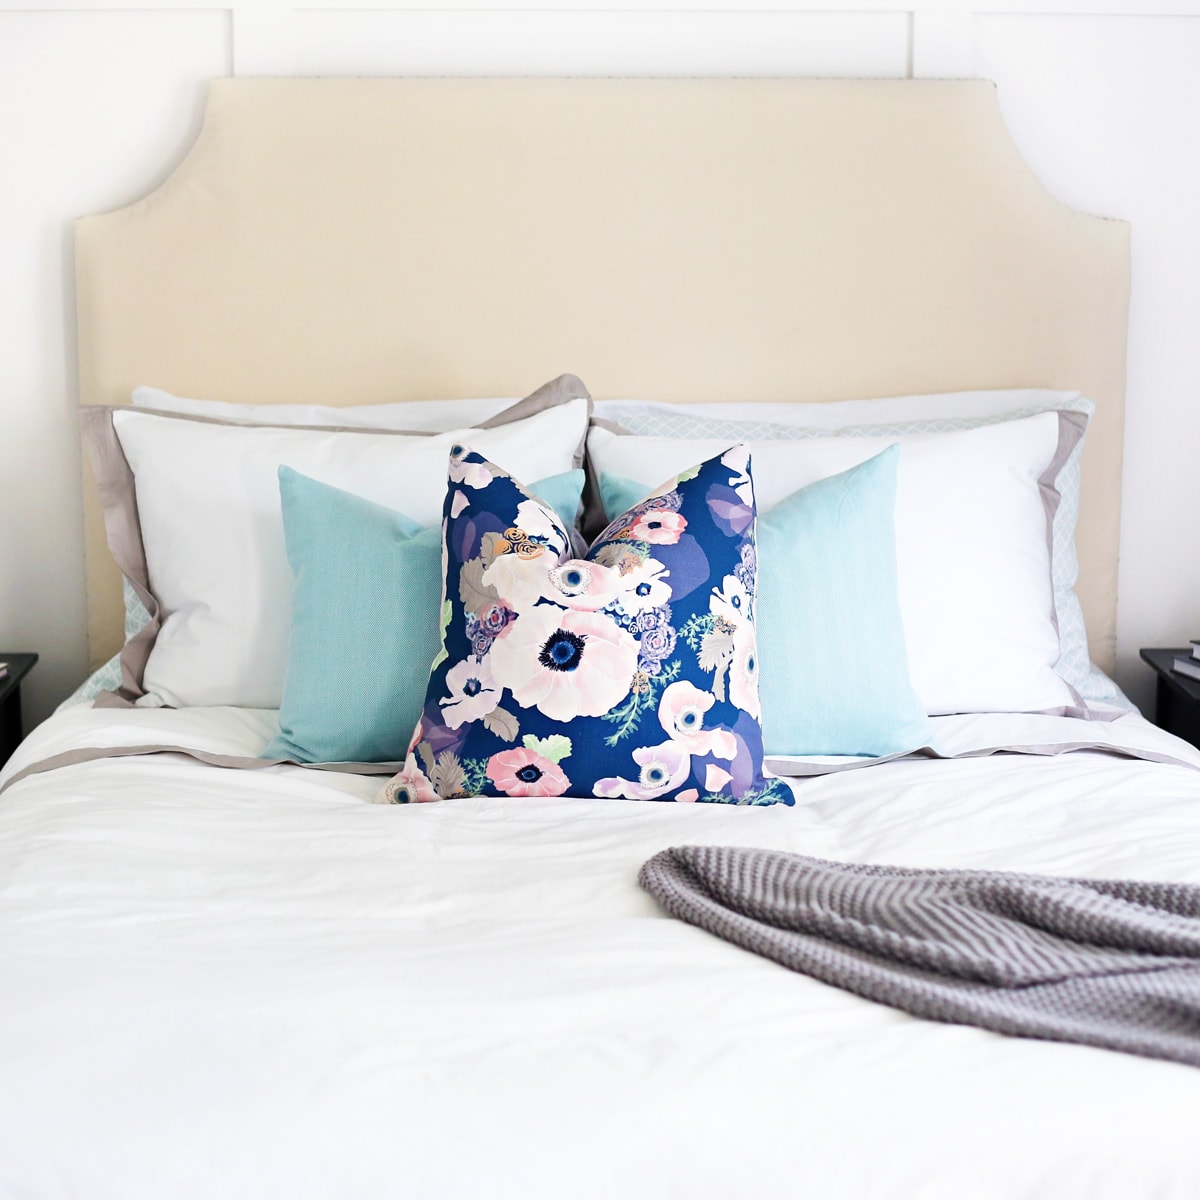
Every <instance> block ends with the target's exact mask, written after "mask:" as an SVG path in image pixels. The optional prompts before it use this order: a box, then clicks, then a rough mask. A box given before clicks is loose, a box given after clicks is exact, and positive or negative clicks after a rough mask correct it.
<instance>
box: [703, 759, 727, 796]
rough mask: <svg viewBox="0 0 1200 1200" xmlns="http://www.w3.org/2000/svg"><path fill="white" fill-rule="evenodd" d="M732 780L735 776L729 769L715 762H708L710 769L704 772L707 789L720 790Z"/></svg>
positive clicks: (710, 790)
mask: <svg viewBox="0 0 1200 1200" xmlns="http://www.w3.org/2000/svg"><path fill="white" fill-rule="evenodd" d="M732 782H733V776H732V775H730V773H729V772H728V771H726V770H725V769H724V768H722V767H718V766H717V765H716V764H715V763H709V764H708V770H707V771H705V772H704V787H705V789H706V790H707V791H709V792H719V791H721V790H722V788H724V787H726V786H727V785H729V784H730V783H732Z"/></svg>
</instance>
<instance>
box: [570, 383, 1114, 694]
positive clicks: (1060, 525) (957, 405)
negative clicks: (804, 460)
mask: <svg viewBox="0 0 1200 1200" xmlns="http://www.w3.org/2000/svg"><path fill="white" fill-rule="evenodd" d="M1094 410H1095V405H1094V404H1093V403H1092V401H1091V400H1089V399H1088V398H1087V397H1086V396H1084V395H1082V394H1081V393H1080V392H1065V391H1052V390H1049V389H1045V388H1007V389H998V390H992V391H969V392H943V393H937V394H930V395H914V396H893V397H888V398H885V399H878V400H843V401H832V402H822V403H803V402H796V403H788V402H783V403H754V402H738V401H734V402H729V403H708V404H664V403H661V402H655V401H643V400H603V401H597V402H596V403H595V406H594V409H593V415H594V417H595V418H596V419H602V420H604V421H605V422H610V423H613V422H615V423H616V424H617V425H619V427H620V428H621V430H622V431H623V432H626V433H632V434H637V435H640V436H654V437H711V438H724V437H736V438H761V439H767V440H774V439H779V438H783V439H795V438H804V437H828V436H839V437H845V436H904V435H906V434H912V433H939V432H948V431H950V430H954V429H970V428H975V427H977V426H979V425H988V424H994V423H996V422H998V421H1010V420H1016V419H1019V418H1021V417H1027V416H1032V415H1034V414H1036V413H1042V412H1059V413H1062V414H1064V415H1065V414H1071V415H1070V416H1069V417H1067V418H1066V419H1068V420H1069V421H1071V422H1072V423H1074V424H1080V423H1081V424H1082V427H1083V431H1084V432H1081V433H1080V435H1079V437H1078V438H1077V439H1075V441H1074V442H1073V445H1072V447H1071V449H1070V451H1069V452H1068V453H1067V454H1065V455H1064V456H1063V458H1062V461H1061V462H1060V463H1059V464H1058V470H1057V473H1056V474H1055V476H1054V479H1053V481H1052V483H1053V489H1054V491H1055V492H1056V493H1057V496H1058V501H1057V504H1056V506H1055V508H1054V513H1053V518H1052V525H1051V531H1050V543H1051V545H1050V570H1051V577H1052V580H1053V585H1054V609H1055V620H1056V622H1057V625H1058V640H1059V656H1058V660H1057V662H1056V663H1055V668H1054V669H1055V671H1056V672H1057V674H1059V675H1060V676H1061V677H1062V678H1063V679H1064V680H1065V681H1066V682H1067V683H1068V684H1069V685H1070V686H1071V687H1072V688H1073V689H1074V690H1075V691H1076V692H1078V693H1079V695H1080V696H1081V697H1082V699H1083V700H1084V701H1086V702H1087V704H1088V709H1089V715H1091V716H1093V717H1102V716H1103V717H1111V716H1114V715H1119V714H1120V713H1122V712H1127V711H1129V710H1130V709H1131V708H1132V707H1133V705H1132V704H1131V703H1130V702H1129V700H1128V699H1127V698H1126V697H1125V696H1124V694H1123V693H1122V692H1121V690H1120V688H1118V687H1117V685H1116V684H1115V683H1114V682H1113V681H1112V680H1111V679H1110V678H1109V677H1108V676H1107V675H1105V674H1104V672H1103V671H1102V670H1101V669H1100V668H1099V667H1097V666H1096V665H1095V664H1094V663H1093V662H1092V661H1091V657H1090V654H1089V651H1088V639H1087V629H1086V627H1085V625H1084V621H1083V610H1082V609H1081V608H1080V605H1079V599H1078V597H1077V596H1076V594H1075V583H1076V579H1077V576H1078V572H1079V564H1078V560H1077V557H1076V552H1075V525H1076V522H1077V520H1078V515H1079V491H1080V458H1081V455H1082V453H1083V443H1084V433H1085V432H1086V428H1087V424H1088V422H1089V421H1090V419H1091V416H1092V414H1093V412H1094Z"/></svg>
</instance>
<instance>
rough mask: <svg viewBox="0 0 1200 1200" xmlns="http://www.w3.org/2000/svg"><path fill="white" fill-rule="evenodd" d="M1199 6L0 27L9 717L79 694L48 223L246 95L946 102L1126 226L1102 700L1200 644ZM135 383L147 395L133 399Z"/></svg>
mask: <svg viewBox="0 0 1200 1200" xmlns="http://www.w3.org/2000/svg"><path fill="white" fill-rule="evenodd" d="M1197 62H1200V0H1049V2H1041V3H1039V2H1038V0H990V2H987V3H971V2H970V0H908V2H907V3H905V2H903V0H858V2H855V0H807V2H805V0H799V2H797V0H613V2H610V3H606V2H604V0H521V2H520V3H517V2H516V0H410V2H407V3H404V2H397V0H391V2H388V0H357V2H356V0H320V2H318V3H313V2H307V3H305V2H297V0H226V3H224V4H219V3H209V2H207V0H0V172H2V175H3V178H4V180H5V184H6V186H5V188H4V189H3V191H2V193H0V261H3V262H4V264H5V270H4V272H3V273H2V274H0V331H2V332H0V346H2V347H3V351H4V352H3V354H2V355H0V450H3V451H4V462H5V489H4V500H3V502H2V503H0V647H3V648H6V649H14V650H15V649H32V650H37V651H38V652H39V653H40V654H41V655H42V656H43V661H42V663H41V665H40V666H39V668H38V670H37V671H36V672H35V674H34V675H33V676H31V677H30V680H29V683H28V685H27V686H28V690H27V692H26V695H27V697H28V699H29V714H30V716H32V717H34V718H38V717H41V716H44V715H45V713H46V712H48V711H49V709H50V707H52V705H53V704H54V703H55V702H57V701H58V700H59V699H60V698H61V697H62V696H63V695H65V694H66V693H67V692H68V691H70V690H71V688H72V687H73V686H74V685H75V684H76V683H77V682H78V681H79V679H80V678H81V677H82V673H83V670H84V663H85V652H84V644H83V633H82V628H83V596H82V589H83V582H82V581H83V572H82V563H81V545H82V538H81V528H80V513H79V461H78V459H79V445H78V436H77V432H76V426H75V413H74V408H75V381H74V371H75V364H74V358H73V344H72V337H71V328H72V326H71V321H72V311H71V310H72V302H73V296H72V291H71V277H72V263H71V260H70V222H71V221H72V219H73V218H74V217H76V216H78V215H80V214H83V213H88V212H96V211H100V210H103V209H105V208H111V207H114V206H116V205H119V204H123V203H126V202H127V201H129V200H131V199H133V198H134V197H137V196H139V195H142V194H144V193H145V192H146V191H147V190H149V189H150V188H152V187H153V186H154V185H155V184H156V183H157V182H158V181H159V180H160V179H161V178H162V177H163V176H164V174H166V172H167V171H169V169H170V167H171V165H172V164H173V163H174V162H176V161H177V160H178V159H179V157H180V156H181V155H182V154H183V153H184V152H185V150H186V147H187V146H188V144H189V143H190V141H191V139H192V137H193V136H194V134H195V131H196V128H197V126H198V121H199V115H200V111H201V106H202V102H203V82H204V80H206V79H207V78H210V77H212V76H216V75H223V74H229V73H236V74H240V75H255V74H281V75H286V74H381V75H391V74H421V75H439V74H480V75H485V74H499V75H517V74H614V75H622V74H630V75H655V74H662V75H687V74H696V75H705V74H712V75H722V74H726V75H868V76H891V77H896V76H905V75H913V76H917V77H937V76H971V75H980V76H984V77H987V78H992V79H995V80H996V81H997V83H998V85H999V94H1000V101H1001V105H1002V107H1003V110H1004V113H1005V116H1006V119H1007V120H1008V123H1009V126H1010V128H1011V130H1012V134H1013V137H1014V140H1015V141H1016V143H1017V145H1018V146H1019V148H1020V149H1021V151H1022V152H1023V154H1024V155H1025V157H1026V158H1027V159H1028V161H1029V162H1030V164H1031V165H1032V166H1033V167H1034V169H1035V170H1036V171H1037V172H1038V174H1039V175H1040V176H1041V178H1042V179H1043V181H1044V182H1045V183H1046V186H1047V187H1048V188H1049V189H1050V190H1051V191H1052V192H1053V193H1055V194H1056V195H1057V196H1059V197H1060V198H1061V199H1063V200H1064V201H1066V202H1068V203H1070V204H1073V205H1076V206H1078V207H1081V208H1085V209H1089V210H1091V211H1096V212H1102V213H1107V214H1110V215H1113V216H1118V217H1123V218H1125V219H1127V220H1129V221H1130V222H1131V223H1132V225H1133V247H1134V251H1133V253H1134V262H1133V270H1134V288H1133V292H1134V294H1133V311H1132V317H1131V331H1130V355H1129V385H1128V397H1129V399H1128V410H1127V440H1126V466H1125V480H1124V522H1123V529H1122V570H1121V598H1120V612H1119V624H1118V658H1119V663H1118V679H1119V682H1121V683H1122V685H1123V686H1125V687H1126V688H1127V689H1128V690H1129V691H1130V692H1131V694H1132V695H1133V696H1134V698H1135V699H1137V700H1139V701H1146V700H1148V698H1149V696H1150V694H1151V688H1150V683H1149V676H1148V672H1147V670H1146V669H1145V668H1143V667H1142V666H1141V664H1140V663H1139V662H1138V661H1137V649H1138V647H1139V646H1141V645H1148V644H1164V643H1172V642H1173V643H1178V642H1180V641H1183V640H1186V639H1187V638H1188V637H1193V636H1200V554H1198V553H1197V552H1196V551H1197V549H1198V548H1200V547H1197V545H1196V542H1197V540H1198V539H1197V535H1196V534H1194V533H1192V531H1191V529H1190V527H1189V526H1190V521H1189V518H1190V516H1191V514H1193V513H1196V512H1197V511H1200V471H1196V470H1194V469H1193V468H1192V466H1191V461H1192V460H1193V459H1194V452H1193V451H1192V447H1193V446H1194V445H1196V444H1197V442H1198V440H1200V404H1197V403H1196V397H1197V395H1200V353H1198V352H1197V350H1196V349H1195V347H1196V345H1197V344H1198V343H1197V339H1196V336H1195V332H1194V331H1195V330H1196V329H1198V328H1200V225H1198V224H1197V223H1196V222H1195V220H1194V217H1193V214H1194V213H1196V212H1198V211H1200V166H1197V159H1196V155H1195V153H1194V147H1195V146H1196V145H1197V144H1200V82H1198V79H1200V77H1198V76H1197V73H1196V71H1195V64H1196V63H1197ZM151 382H152V381H151Z"/></svg>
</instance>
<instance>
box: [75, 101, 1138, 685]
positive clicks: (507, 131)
mask: <svg viewBox="0 0 1200 1200" xmlns="http://www.w3.org/2000/svg"><path fill="white" fill-rule="evenodd" d="M76 243H77V244H76V255H77V271H78V304H79V360H80V393H81V398H82V400H83V402H84V403H89V404H94V403H122V402H124V401H125V400H126V399H127V398H128V395H129V392H130V390H131V389H132V388H133V387H134V386H135V385H136V384H140V383H149V384H153V385H156V386H158V387H163V388H166V389H168V390H170V391H173V392H176V393H178V394H181V395H189V396H205V397H209V398H213V399H225V400H244V401H257V402H260V403H261V402H271V401H292V402H307V403H323V404H346V403H367V402H372V401H385V400H402V399H412V398H418V397H450V396H472V395H502V394H510V395H521V394H523V393H525V392H526V391H529V390H530V389H531V388H533V387H535V386H537V385H538V384H540V383H541V382H543V381H544V380H546V379H548V378H550V377H551V376H553V375H555V374H557V373H559V372H561V371H571V372H574V373H575V374H577V375H579V376H581V377H582V378H583V379H584V381H585V382H586V383H587V384H588V386H589V387H590V389H591V390H592V392H593V394H594V395H595V396H597V397H605V396H625V397H630V396H636V397H643V398H653V399H665V400H730V399H745V400H791V399H800V400H834V399H846V398H851V397H871V396H882V395H897V394H903V393H911V392H936V391H948V390H958V389H965V388H972V387H979V388H993V387H1008V386H1038V385H1040V386H1048V387H1055V388H1064V389H1079V390H1081V391H1084V392H1086V393H1087V394H1088V395H1090V396H1091V397H1092V398H1093V399H1094V400H1095V401H1096V404H1097V416H1096V419H1095V421H1094V424H1093V426H1092V430H1091V433H1090V434H1089V441H1088V447H1087V451H1086V455H1085V460H1084V496H1083V504H1082V508H1083V513H1082V518H1081V528H1080V534H1079V548H1080V560H1081V580H1080V594H1081V599H1082V601H1083V606H1084V612H1085V615H1086V618H1087V624H1088V629H1089V631H1090V633H1091V641H1092V653H1093V656H1094V657H1095V658H1096V660H1097V661H1098V662H1099V663H1100V664H1101V665H1104V666H1107V667H1111V665H1112V660H1113V652H1114V625H1115V608H1116V578H1117V535H1118V516H1119V504H1120V470H1121V442H1122V424H1123V415H1122V406H1123V395H1124V374H1125V337H1126V324H1127V308H1128V293H1129V250H1128V246H1129V231H1128V228H1127V226H1125V225H1124V224H1122V223H1120V222H1115V221H1109V220H1103V219H1099V218H1096V217H1091V216H1087V215H1085V214H1083V213H1079V212H1075V211H1073V210H1071V209H1068V208H1065V207H1064V206H1063V205H1061V204H1059V203H1058V202H1057V201H1056V200H1054V199H1053V198H1052V197H1051V196H1050V195H1049V194H1048V193H1047V192H1046V191H1045V190H1044V188H1043V187H1042V186H1041V185H1040V184H1039V183H1038V181H1037V180H1036V179H1035V178H1034V177H1033V175H1032V174H1031V172H1030V171H1029V169H1028V168H1027V167H1026V165H1025V164H1024V162H1022V160H1021V159H1020V157H1019V156H1018V154H1017V152H1016V150H1015V149H1014V147H1013V145H1012V142H1011V141H1010V139H1009V137H1008V135H1007V132H1006V131H1005V129H1004V126H1003V123H1002V121H1001V118H1000V114H999V110H998V107H997V101H996V95H995V89H994V88H993V86H992V85H991V84H989V83H986V82H980V81H956V82H928V81H919V82H918V81H865V80H854V81H849V80H845V81H838V80H628V79H626V80H615V79H588V80H584V79H571V80H563V79H558V80H546V79H540V80H494V79H493V80H433V79H389V80H366V79H222V80H217V81H215V82H214V83H213V84H212V85H211V90H210V94H209V101H208V111H207V115H206V118H205V123H204V128H203V132H202V133H201V135H200V137H199V139H198V141H197V142H196V145H195V147H194V148H193V149H192V151H191V153H190V154H189V155H188V157H187V159H186V161H185V162H184V163H183V164H182V165H181V166H180V167H179V169H178V170H177V171H176V172H175V173H174V174H173V175H172V176H171V178H170V179H168V180H167V182H166V183H165V184H164V185H163V186H162V187H161V188H159V189H158V190H157V191H156V192H154V193H153V194H152V195H151V196H149V197H147V198H146V199H144V200H141V201H139V202H138V203H136V204H133V205H131V206H130V207H128V208H125V209H122V210H120V211H118V212H114V213H109V214H106V215H104V216H98V217H89V218H86V219H84V220H82V221H80V222H79V223H78V226H77V235H76ZM94 500H95V498H94V496H93V497H91V498H90V500H89V504H90V509H89V516H88V522H89V528H88V538H89V541H88V547H89V594H90V600H91V630H90V632H91V657H92V659H93V663H94V664H95V663H99V662H101V661H103V659H104V658H106V657H107V656H108V655H110V654H111V653H113V652H115V650H116V649H117V648H118V647H119V644H120V637H121V627H122V622H121V600H120V587H119V579H118V577H117V575H116V572H115V568H114V567H113V566H112V564H111V562H110V561H109V559H108V555H107V551H106V550H105V548H104V541H103V533H102V530H101V523H100V520H99V518H98V515H97V512H96V506H95V502H94Z"/></svg>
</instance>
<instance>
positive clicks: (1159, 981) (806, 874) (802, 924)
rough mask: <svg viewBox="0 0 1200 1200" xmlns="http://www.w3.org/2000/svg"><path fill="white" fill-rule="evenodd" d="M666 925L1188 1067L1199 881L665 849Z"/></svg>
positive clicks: (921, 1002) (1195, 1027) (988, 1022)
mask: <svg viewBox="0 0 1200 1200" xmlns="http://www.w3.org/2000/svg"><path fill="white" fill-rule="evenodd" d="M639 882H640V883H641V885H642V887H644V888H645V889H646V890H647V891H648V892H650V894H651V895H653V896H654V897H655V898H656V899H657V900H658V902H659V903H660V904H661V905H662V906H663V908H665V909H666V910H667V912H669V913H670V914H671V915H672V916H675V917H680V918H681V919H683V920H684V921H688V922H690V923H691V924H693V925H698V926H699V927H700V928H701V929H706V930H708V932H710V933H714V934H716V935H717V936H718V937H722V938H726V939H727V940H729V941H731V942H734V943H735V944H737V945H738V946H742V947H743V948H745V949H747V950H752V951H753V952H754V953H756V954H762V955H765V956H766V957H767V958H771V959H774V960H775V961H776V962H778V963H782V964H783V965H784V966H785V967H790V968H791V969H792V970H794V971H802V972H803V973H804V974H806V975H811V976H812V977H813V978H815V979H819V980H821V981H823V982H824V983H830V984H833V985H834V986H835V987H840V988H845V989H846V990H847V991H851V992H854V993H856V994H857V995H859V996H864V997H866V998H867V999H869V1000H876V1001H879V1002H880V1003H882V1004H890V1005H892V1006H893V1007H895V1008H900V1009H903V1010H904V1011H905V1012H908V1013H912V1014H913V1015H914V1016H917V1017H925V1018H928V1019H930V1020H934V1021H949V1022H955V1023H958V1024H966V1025H979V1026H981V1027H982V1028H984V1029H990V1030H993V1031H994V1032H996V1033H1006V1034H1014V1035H1016V1036H1019V1037H1032V1038H1050V1039H1053V1040H1057V1041H1066V1042H1081V1043H1083V1044H1085V1045H1088V1046H1104V1047H1107V1048H1108V1049H1111V1050H1123V1051H1126V1052H1127V1053H1130V1054H1142V1055H1146V1056H1148V1057H1151V1058H1165V1059H1172V1060H1174V1061H1176V1062H1182V1063H1191V1064H1192V1065H1193V1066H1200V886H1195V885H1188V884H1182V883H1138V882H1132V881H1126V880H1095V879H1065V878H1064V879H1058V878H1053V877H1049V876H1041V875H1018V874H1009V873H1007V872H1001V871H926V870H913V869H908V868H903V867H877V866H859V865H855V864H851V863H838V862H827V861H825V860H822V859H819V858H807V857H805V856H803V855H799V854H782V853H778V852H775V851H769V850H753V849H740V848H735V847H721V846H677V847H674V848H672V849H670V850H664V851H663V852H662V853H661V854H656V855H655V856H654V857H653V858H651V859H650V860H649V861H648V862H646V863H645V865H644V866H643V867H642V870H641V874H640V875H639Z"/></svg>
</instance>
